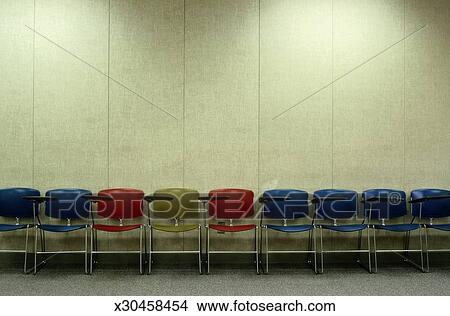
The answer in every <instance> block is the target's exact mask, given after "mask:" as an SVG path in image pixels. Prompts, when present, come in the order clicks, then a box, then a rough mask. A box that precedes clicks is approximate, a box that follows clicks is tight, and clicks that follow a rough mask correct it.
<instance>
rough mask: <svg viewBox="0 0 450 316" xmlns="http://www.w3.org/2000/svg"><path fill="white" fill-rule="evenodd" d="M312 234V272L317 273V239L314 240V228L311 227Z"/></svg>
mask: <svg viewBox="0 0 450 316" xmlns="http://www.w3.org/2000/svg"><path fill="white" fill-rule="evenodd" d="M312 235H313V248H314V249H313V251H314V273H316V274H317V240H316V228H315V227H313V229H312Z"/></svg>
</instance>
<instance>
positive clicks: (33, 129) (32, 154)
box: [31, 0, 36, 187]
mask: <svg viewBox="0 0 450 316" xmlns="http://www.w3.org/2000/svg"><path fill="white" fill-rule="evenodd" d="M33 28H34V29H36V0H34V1H33ZM32 64H33V66H32V67H33V70H32V72H33V75H32V76H33V80H32V106H31V107H32V109H31V125H32V127H31V129H32V130H31V134H32V145H31V151H32V152H31V161H32V165H31V182H32V186H33V187H34V186H35V185H36V170H35V165H36V153H35V147H36V145H35V142H36V136H35V129H36V126H35V125H36V124H35V104H36V102H35V88H36V32H33V62H32Z"/></svg>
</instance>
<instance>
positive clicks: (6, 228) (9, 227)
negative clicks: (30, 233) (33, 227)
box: [0, 224, 28, 232]
mask: <svg viewBox="0 0 450 316" xmlns="http://www.w3.org/2000/svg"><path fill="white" fill-rule="evenodd" d="M27 226H28V225H25V224H23V225H13V224H0V232H11V231H15V230H19V229H24V228H27Z"/></svg>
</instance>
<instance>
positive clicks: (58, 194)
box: [45, 189, 92, 219]
mask: <svg viewBox="0 0 450 316" xmlns="http://www.w3.org/2000/svg"><path fill="white" fill-rule="evenodd" d="M45 195H46V196H49V197H52V198H55V199H54V200H50V201H47V202H46V203H45V215H47V216H48V217H53V218H61V219H76V218H81V219H88V218H89V214H90V210H91V208H90V205H91V204H90V203H89V202H88V201H87V200H86V199H85V198H83V195H92V192H91V191H88V190H84V189H55V190H49V191H47V192H46V193H45Z"/></svg>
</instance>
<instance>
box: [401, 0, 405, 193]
mask: <svg viewBox="0 0 450 316" xmlns="http://www.w3.org/2000/svg"><path fill="white" fill-rule="evenodd" d="M403 38H406V0H403ZM402 180H403V189H404V190H405V189H406V39H405V40H404V41H403V179H402Z"/></svg>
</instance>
